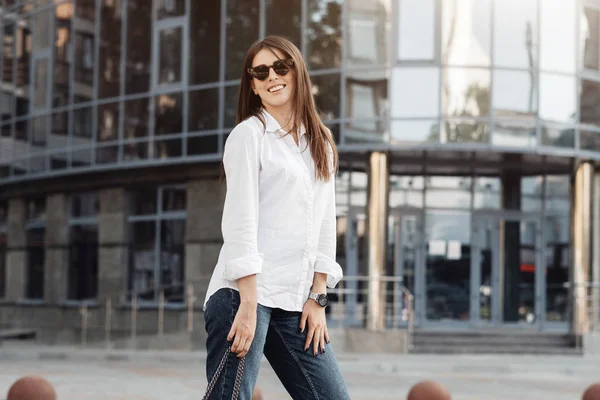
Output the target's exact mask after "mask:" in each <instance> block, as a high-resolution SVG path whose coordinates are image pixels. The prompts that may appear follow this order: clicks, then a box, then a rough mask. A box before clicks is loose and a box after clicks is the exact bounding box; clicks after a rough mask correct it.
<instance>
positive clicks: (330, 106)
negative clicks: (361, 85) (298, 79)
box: [311, 74, 340, 120]
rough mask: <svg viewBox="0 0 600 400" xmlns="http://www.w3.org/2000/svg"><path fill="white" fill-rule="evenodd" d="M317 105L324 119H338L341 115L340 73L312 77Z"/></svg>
mask: <svg viewBox="0 0 600 400" xmlns="http://www.w3.org/2000/svg"><path fill="white" fill-rule="evenodd" d="M311 81H312V82H311V83H312V90H313V96H314V99H315V105H316V107H317V110H318V111H319V113H320V115H321V118H322V119H324V120H330V119H336V118H338V117H339V115H340V75H339V74H332V75H319V76H313V77H311Z"/></svg>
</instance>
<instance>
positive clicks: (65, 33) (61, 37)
mask: <svg viewBox="0 0 600 400" xmlns="http://www.w3.org/2000/svg"><path fill="white" fill-rule="evenodd" d="M72 19H73V3H72V2H71V1H68V2H65V3H61V4H59V5H57V6H56V12H55V22H54V23H55V30H56V33H55V43H54V79H53V81H54V92H53V94H52V95H53V98H54V104H53V105H54V106H55V107H56V106H62V105H66V104H68V102H69V94H70V87H71V79H70V77H71V48H72V46H73V35H72V32H73V29H72V25H71V20H72ZM57 98H58V99H59V100H57ZM57 103H58V104H57Z"/></svg>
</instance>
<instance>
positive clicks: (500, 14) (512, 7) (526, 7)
mask: <svg viewBox="0 0 600 400" xmlns="http://www.w3.org/2000/svg"><path fill="white" fill-rule="evenodd" d="M537 8H538V1H537V0H501V1H496V2H495V3H494V64H495V65H496V66H497V67H507V68H534V67H535V66H536V63H537V54H538V51H537V43H538V18H537V15H538V9H537ZM495 87H497V86H495Z"/></svg>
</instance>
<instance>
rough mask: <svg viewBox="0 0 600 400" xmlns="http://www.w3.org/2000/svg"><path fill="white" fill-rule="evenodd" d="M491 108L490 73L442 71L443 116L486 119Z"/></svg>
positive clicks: (486, 71) (477, 70) (470, 69)
mask: <svg viewBox="0 0 600 400" xmlns="http://www.w3.org/2000/svg"><path fill="white" fill-rule="evenodd" d="M489 106H490V71H489V70H487V69H478V68H445V69H443V70H442V114H444V115H447V116H456V117H486V116H488V113H489Z"/></svg>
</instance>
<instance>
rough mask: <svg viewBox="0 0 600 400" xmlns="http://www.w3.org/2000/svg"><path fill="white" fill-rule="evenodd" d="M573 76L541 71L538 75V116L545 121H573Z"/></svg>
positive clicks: (574, 88)
mask: <svg viewBox="0 0 600 400" xmlns="http://www.w3.org/2000/svg"><path fill="white" fill-rule="evenodd" d="M575 82H576V80H575V77H572V76H567V75H555V74H548V73H542V74H541V75H540V105H539V107H540V110H539V115H540V118H541V119H543V120H545V121H552V122H560V123H574V122H575V119H576V113H577V107H576V104H577V102H576V99H575V90H576V87H575Z"/></svg>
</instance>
